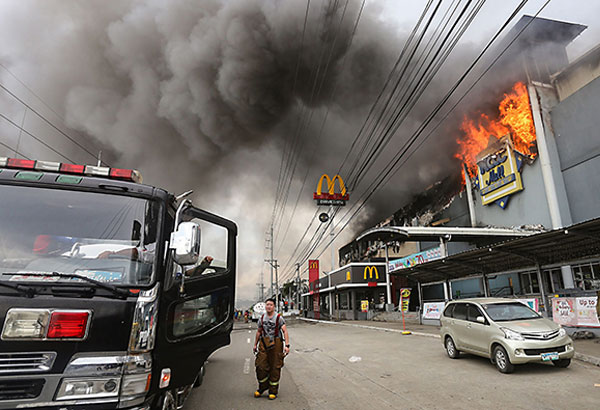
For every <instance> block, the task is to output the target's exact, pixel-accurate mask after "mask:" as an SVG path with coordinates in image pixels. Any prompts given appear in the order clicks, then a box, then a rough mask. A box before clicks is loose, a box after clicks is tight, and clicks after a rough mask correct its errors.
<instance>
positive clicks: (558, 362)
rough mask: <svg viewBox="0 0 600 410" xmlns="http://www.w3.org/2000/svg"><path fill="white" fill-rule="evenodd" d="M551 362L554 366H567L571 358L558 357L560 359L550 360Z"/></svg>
mask: <svg viewBox="0 0 600 410" xmlns="http://www.w3.org/2000/svg"><path fill="white" fill-rule="evenodd" d="M552 364H553V365H554V366H556V367H560V368H563V369H564V368H565V367H569V365H570V364H571V359H560V360H554V361H553V362H552Z"/></svg>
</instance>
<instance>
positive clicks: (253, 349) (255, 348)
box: [252, 345, 258, 356]
mask: <svg viewBox="0 0 600 410" xmlns="http://www.w3.org/2000/svg"><path fill="white" fill-rule="evenodd" d="M252 352H253V353H254V356H256V354H257V353H258V347H256V345H254V347H253V348H252Z"/></svg>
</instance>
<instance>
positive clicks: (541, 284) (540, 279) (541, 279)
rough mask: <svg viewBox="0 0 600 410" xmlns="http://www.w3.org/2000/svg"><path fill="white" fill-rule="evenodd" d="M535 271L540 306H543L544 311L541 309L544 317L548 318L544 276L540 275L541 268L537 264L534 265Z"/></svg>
mask: <svg viewBox="0 0 600 410" xmlns="http://www.w3.org/2000/svg"><path fill="white" fill-rule="evenodd" d="M535 268H536V271H537V278H538V287H539V288H540V296H541V297H542V304H543V305H544V309H543V313H544V316H546V317H548V306H547V302H548V300H547V299H546V290H545V289H544V277H543V276H544V275H542V267H541V266H540V264H539V263H537V264H536V265H535Z"/></svg>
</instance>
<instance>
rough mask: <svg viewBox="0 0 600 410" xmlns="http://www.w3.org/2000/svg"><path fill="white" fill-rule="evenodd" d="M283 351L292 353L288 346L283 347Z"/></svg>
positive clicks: (286, 353)
mask: <svg viewBox="0 0 600 410" xmlns="http://www.w3.org/2000/svg"><path fill="white" fill-rule="evenodd" d="M283 353H285V355H286V356H287V355H288V354H290V348H289V347H287V346H284V347H283Z"/></svg>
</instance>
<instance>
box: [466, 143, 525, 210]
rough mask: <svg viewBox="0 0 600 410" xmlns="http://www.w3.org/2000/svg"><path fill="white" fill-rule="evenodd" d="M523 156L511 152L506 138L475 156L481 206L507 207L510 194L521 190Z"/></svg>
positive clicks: (476, 184) (476, 182) (476, 183)
mask: <svg viewBox="0 0 600 410" xmlns="http://www.w3.org/2000/svg"><path fill="white" fill-rule="evenodd" d="M522 166H523V156H522V155H521V154H519V153H518V152H517V151H515V150H513V148H512V146H511V144H510V143H509V140H508V138H507V137H505V138H502V139H501V140H500V143H499V144H494V146H492V147H488V148H486V149H485V150H483V151H482V152H481V153H479V155H478V156H477V179H476V181H475V186H476V187H478V188H479V192H480V194H481V203H482V205H489V204H497V205H498V206H500V207H501V208H502V209H504V208H506V206H507V205H508V200H509V199H510V196H511V195H512V194H515V193H517V192H519V191H522V190H523V181H522V180H521V168H522Z"/></svg>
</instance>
